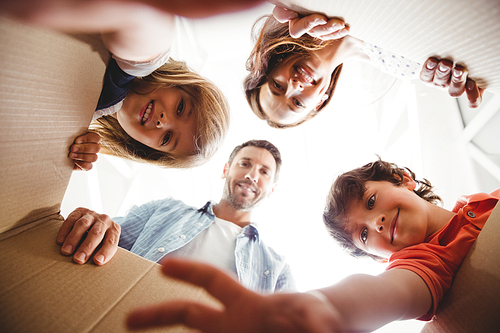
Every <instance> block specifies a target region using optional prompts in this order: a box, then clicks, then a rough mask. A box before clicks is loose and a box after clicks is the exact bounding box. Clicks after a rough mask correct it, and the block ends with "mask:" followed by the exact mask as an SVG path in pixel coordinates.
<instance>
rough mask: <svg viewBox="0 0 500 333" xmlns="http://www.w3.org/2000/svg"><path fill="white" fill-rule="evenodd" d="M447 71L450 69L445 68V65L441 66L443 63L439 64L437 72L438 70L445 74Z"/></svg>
mask: <svg viewBox="0 0 500 333" xmlns="http://www.w3.org/2000/svg"><path fill="white" fill-rule="evenodd" d="M449 69H450V68H449V67H448V66H446V65H445V64H443V63H440V64H439V70H440V71H441V72H447V71H448V70H449Z"/></svg>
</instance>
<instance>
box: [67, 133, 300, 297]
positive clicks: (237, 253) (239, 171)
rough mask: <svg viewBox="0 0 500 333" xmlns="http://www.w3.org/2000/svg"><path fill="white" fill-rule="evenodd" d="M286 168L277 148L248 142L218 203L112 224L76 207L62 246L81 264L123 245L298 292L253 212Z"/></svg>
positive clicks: (141, 214)
mask: <svg viewBox="0 0 500 333" xmlns="http://www.w3.org/2000/svg"><path fill="white" fill-rule="evenodd" d="M280 167H281V154H280V152H279V150H278V148H276V147H275V146H274V145H273V144H271V143H270V142H268V141H265V140H250V141H247V142H245V143H243V144H241V145H239V146H237V147H236V148H235V149H234V150H233V152H232V153H231V155H230V156H229V160H228V162H227V163H226V164H225V166H224V170H223V175H222V178H225V180H226V181H225V184H224V190H223V194H222V198H221V200H220V201H219V203H217V204H214V203H212V202H210V201H209V202H207V203H206V204H205V206H203V207H202V208H200V209H197V208H194V207H191V206H188V205H186V204H185V203H183V202H182V201H178V200H174V199H172V198H167V199H163V200H158V201H152V202H149V203H147V204H144V205H142V206H139V207H138V206H134V207H133V208H132V209H131V210H130V212H129V213H128V214H127V215H126V216H125V217H118V218H115V219H114V221H113V220H111V219H110V218H109V216H107V215H103V214H97V213H95V212H93V211H90V210H88V209H85V208H78V209H76V210H75V211H73V212H72V213H71V214H69V215H68V217H67V219H66V220H65V222H64V223H63V225H62V227H61V229H60V230H59V233H58V235H57V242H58V243H59V244H61V245H62V247H61V252H62V253H63V254H65V255H73V260H74V261H75V262H76V263H79V264H83V263H85V262H86V261H87V260H88V259H89V258H90V256H91V255H92V253H93V252H94V250H96V249H98V251H97V252H96V253H95V255H94V259H93V261H94V262H95V263H96V264H97V265H103V264H105V263H106V262H108V261H109V260H110V259H111V258H112V257H113V255H114V254H115V252H116V250H117V246H120V247H122V248H124V249H127V250H129V251H131V252H133V253H135V254H137V255H140V256H142V257H144V258H146V259H149V260H152V261H155V262H158V261H160V260H161V259H162V258H164V257H165V256H173V255H175V256H182V257H189V258H191V259H196V260H200V261H204V262H206V263H210V264H213V265H215V266H218V267H221V268H224V269H226V270H229V271H232V272H233V273H235V274H237V276H238V279H239V281H240V283H242V284H243V285H244V286H245V287H247V288H249V289H251V290H254V291H259V292H275V291H281V290H288V291H290V290H294V289H295V284H294V281H293V278H292V275H291V271H290V268H289V266H288V264H286V263H285V261H284V258H283V257H282V256H280V255H279V254H277V253H276V252H274V251H273V250H272V249H271V248H270V247H268V246H266V245H265V244H264V243H263V241H262V240H261V239H260V236H259V232H258V230H257V228H256V226H255V225H254V224H252V223H251V214H252V210H253V209H254V208H255V207H256V206H257V205H258V204H259V203H260V202H261V201H262V200H263V199H265V198H266V197H268V196H269V195H270V194H271V193H272V192H273V190H274V188H275V186H276V181H277V179H278V175H279V170H280ZM120 233H121V234H120ZM84 235H87V236H86V238H85V240H84V241H83V242H82V244H81V245H80V246H79V247H78V244H79V243H80V241H81V239H82V238H83V236H84ZM118 240H119V242H118ZM99 246H101V247H100V248H99ZM77 247H78V248H77ZM75 249H76V251H75Z"/></svg>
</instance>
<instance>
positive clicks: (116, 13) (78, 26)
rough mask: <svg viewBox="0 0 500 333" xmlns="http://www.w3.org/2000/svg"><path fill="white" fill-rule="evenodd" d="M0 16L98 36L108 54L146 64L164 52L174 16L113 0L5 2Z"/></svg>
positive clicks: (131, 3) (143, 6) (170, 41)
mask: <svg viewBox="0 0 500 333" xmlns="http://www.w3.org/2000/svg"><path fill="white" fill-rule="evenodd" d="M0 9H2V11H3V14H4V15H6V16H10V17H12V18H14V19H17V20H20V21H21V22H24V23H26V24H29V25H33V26H38V27H43V28H50V29H55V30H58V31H62V32H68V33H101V34H103V40H104V43H105V44H106V46H107V47H108V49H109V50H110V51H111V53H113V54H115V55H117V56H118V57H120V58H123V59H126V60H133V61H147V60H150V59H153V58H154V57H156V56H158V55H159V54H160V53H163V52H165V51H168V50H169V48H170V45H171V43H172V38H173V35H174V33H173V32H174V16H173V15H172V14H169V13H165V12H161V11H159V10H157V9H154V8H152V7H150V6H148V5H144V4H141V3H137V2H131V1H116V0H86V1H82V0H39V1H34V2H33V3H32V2H31V1H27V0H6V1H5V2H2V4H1V5H0Z"/></svg>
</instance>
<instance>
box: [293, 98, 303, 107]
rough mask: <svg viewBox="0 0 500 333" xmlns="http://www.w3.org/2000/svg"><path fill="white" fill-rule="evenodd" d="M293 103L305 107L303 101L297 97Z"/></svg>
mask: <svg viewBox="0 0 500 333" xmlns="http://www.w3.org/2000/svg"><path fill="white" fill-rule="evenodd" d="M293 105H295V106H296V107H298V108H303V107H304V104H303V103H302V102H301V101H299V100H298V99H296V98H294V99H293Z"/></svg>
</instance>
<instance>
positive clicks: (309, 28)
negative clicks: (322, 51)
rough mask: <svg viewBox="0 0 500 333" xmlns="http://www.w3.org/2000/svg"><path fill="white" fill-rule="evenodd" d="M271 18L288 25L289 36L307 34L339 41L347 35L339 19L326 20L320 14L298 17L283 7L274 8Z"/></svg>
mask: <svg viewBox="0 0 500 333" xmlns="http://www.w3.org/2000/svg"><path fill="white" fill-rule="evenodd" d="M273 16H274V17H275V18H276V20H278V22H281V23H285V22H288V23H289V30H290V36H292V37H294V38H299V37H300V36H302V35H303V34H305V33H307V34H309V35H310V36H312V37H316V38H320V39H323V40H329V39H339V38H342V37H344V36H345V35H347V34H348V33H349V27H346V25H345V22H344V21H343V20H342V19H339V18H330V19H329V18H328V17H326V16H324V15H322V14H311V15H307V16H303V17H299V14H298V13H297V12H295V11H293V10H290V9H288V8H285V7H280V6H275V7H274V10H273Z"/></svg>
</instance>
